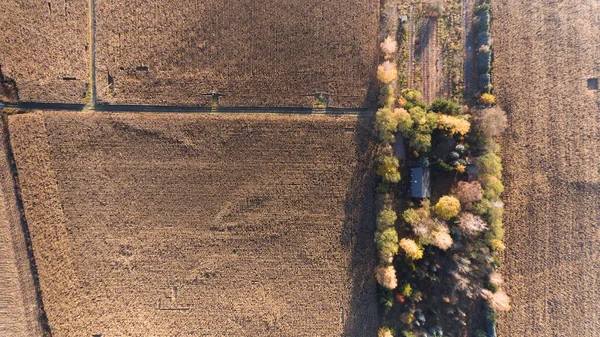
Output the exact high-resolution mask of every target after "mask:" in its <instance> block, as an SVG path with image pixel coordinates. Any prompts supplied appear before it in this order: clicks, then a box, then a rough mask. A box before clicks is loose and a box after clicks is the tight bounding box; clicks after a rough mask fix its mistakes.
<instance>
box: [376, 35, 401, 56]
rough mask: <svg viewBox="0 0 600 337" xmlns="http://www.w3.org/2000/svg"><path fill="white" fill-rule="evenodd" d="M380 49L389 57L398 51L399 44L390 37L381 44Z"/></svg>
mask: <svg viewBox="0 0 600 337" xmlns="http://www.w3.org/2000/svg"><path fill="white" fill-rule="evenodd" d="M379 47H380V48H381V51H382V52H383V53H384V54H385V55H386V56H388V55H391V54H394V53H395V52H397V51H398V42H396V40H395V39H394V38H393V37H391V36H388V37H387V38H385V40H383V42H381V44H380V45H379Z"/></svg>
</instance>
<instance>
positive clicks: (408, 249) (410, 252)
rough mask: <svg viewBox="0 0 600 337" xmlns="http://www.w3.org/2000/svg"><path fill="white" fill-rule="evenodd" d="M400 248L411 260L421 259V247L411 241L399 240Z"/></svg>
mask: <svg viewBox="0 0 600 337" xmlns="http://www.w3.org/2000/svg"><path fill="white" fill-rule="evenodd" d="M400 248H402V250H403V251H404V252H405V253H406V256H408V257H409V258H410V259H411V260H419V259H421V258H422V257H423V247H421V246H420V245H419V244H417V243H416V242H415V241H414V240H412V239H402V240H400Z"/></svg>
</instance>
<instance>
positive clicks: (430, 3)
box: [425, 0, 444, 17]
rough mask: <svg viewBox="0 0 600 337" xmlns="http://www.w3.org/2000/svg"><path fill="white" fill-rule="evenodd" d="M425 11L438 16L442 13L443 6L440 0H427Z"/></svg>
mask: <svg viewBox="0 0 600 337" xmlns="http://www.w3.org/2000/svg"><path fill="white" fill-rule="evenodd" d="M425 11H426V12H427V14H429V15H430V16H432V17H438V16H440V15H442V13H444V6H443V3H442V1H441V0H427V1H426V2H425Z"/></svg>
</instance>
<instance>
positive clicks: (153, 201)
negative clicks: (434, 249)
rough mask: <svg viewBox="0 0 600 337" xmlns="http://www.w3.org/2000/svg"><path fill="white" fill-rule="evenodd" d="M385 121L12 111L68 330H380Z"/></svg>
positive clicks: (23, 179)
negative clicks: (379, 142) (377, 191)
mask: <svg viewBox="0 0 600 337" xmlns="http://www.w3.org/2000/svg"><path fill="white" fill-rule="evenodd" d="M370 123H371V122H370V118H369V117H356V116H354V117H347V116H346V117H344V116H327V115H320V116H299V115H293V116H292V115H267V114H262V115H248V114H241V115H218V114H207V115H203V114H114V113H113V114H111V113H65V112H58V111H53V112H46V113H28V114H23V115H14V116H11V117H9V129H10V131H11V142H12V146H13V149H14V153H15V157H16V163H17V167H18V172H19V179H20V183H21V187H22V196H23V202H24V206H25V215H26V218H27V221H28V223H29V228H30V231H31V236H32V241H33V250H34V253H35V255H36V259H37V262H38V271H39V274H40V279H41V290H42V294H43V299H44V306H45V309H46V312H47V315H48V319H49V323H50V325H51V327H52V334H53V337H62V336H90V335H92V334H102V335H106V336H167V335H169V336H172V335H173V334H174V331H176V333H177V335H181V336H184V335H185V336H188V335H194V336H281V335H287V336H290V335H293V336H334V335H335V336H371V335H375V333H376V328H377V326H376V324H377V308H376V304H375V299H376V296H375V280H374V277H373V273H372V268H373V266H374V264H375V248H374V245H373V241H372V238H373V235H374V234H373V231H374V228H373V227H374V214H373V209H374V206H373V199H374V196H373V193H374V177H373V175H372V173H371V171H370V168H369V163H370V160H371V157H370V156H371V155H370V153H371V150H370V147H371V145H370V139H371V135H372V131H371V127H370ZM117 322H118V324H117Z"/></svg>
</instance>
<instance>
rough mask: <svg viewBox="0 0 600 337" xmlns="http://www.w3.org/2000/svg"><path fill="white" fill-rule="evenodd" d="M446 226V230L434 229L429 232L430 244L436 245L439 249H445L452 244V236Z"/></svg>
mask: <svg viewBox="0 0 600 337" xmlns="http://www.w3.org/2000/svg"><path fill="white" fill-rule="evenodd" d="M447 229H448V228H447V227H446V231H434V232H432V233H431V242H430V243H431V244H432V245H434V246H436V247H438V248H439V249H441V250H447V249H448V248H450V247H451V246H452V243H453V241H452V237H451V236H450V233H448V231H447Z"/></svg>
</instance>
